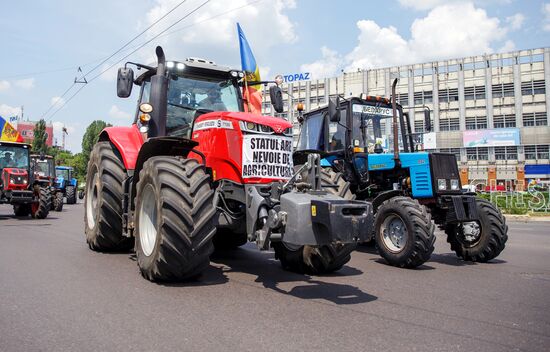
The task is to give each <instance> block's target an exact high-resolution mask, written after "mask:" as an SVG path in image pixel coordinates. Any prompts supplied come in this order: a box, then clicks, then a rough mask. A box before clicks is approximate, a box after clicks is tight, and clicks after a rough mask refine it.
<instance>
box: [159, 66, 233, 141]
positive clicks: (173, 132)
mask: <svg viewBox="0 0 550 352" xmlns="http://www.w3.org/2000/svg"><path fill="white" fill-rule="evenodd" d="M167 103H168V107H167V114H166V133H167V134H168V135H169V136H184V137H189V136H190V133H191V126H192V124H193V120H194V119H195V118H196V117H197V116H198V115H197V113H199V114H200V113H207V112H211V111H241V104H240V99H239V94H238V89H237V87H236V86H235V85H234V84H233V81H232V80H219V79H218V80H212V79H210V80H206V79H201V78H189V77H179V76H175V75H172V77H171V80H170V85H169V88H168V102H167Z"/></svg>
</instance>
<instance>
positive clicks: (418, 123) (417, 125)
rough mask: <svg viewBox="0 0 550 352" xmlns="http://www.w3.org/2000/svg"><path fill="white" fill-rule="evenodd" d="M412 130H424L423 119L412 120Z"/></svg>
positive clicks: (420, 131) (419, 131)
mask: <svg viewBox="0 0 550 352" xmlns="http://www.w3.org/2000/svg"><path fill="white" fill-rule="evenodd" d="M414 132H416V133H422V132H424V120H415V121H414Z"/></svg>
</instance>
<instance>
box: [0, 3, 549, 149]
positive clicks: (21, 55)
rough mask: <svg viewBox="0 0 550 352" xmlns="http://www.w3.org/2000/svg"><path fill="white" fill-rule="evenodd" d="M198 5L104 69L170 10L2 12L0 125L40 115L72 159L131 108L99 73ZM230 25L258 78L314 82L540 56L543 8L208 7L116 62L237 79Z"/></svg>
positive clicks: (69, 7)
mask: <svg viewBox="0 0 550 352" xmlns="http://www.w3.org/2000/svg"><path fill="white" fill-rule="evenodd" d="M205 1H206V0H187V1H186V2H185V3H183V4H182V5H181V6H179V7H178V8H177V9H176V10H175V11H174V12H173V13H172V14H170V15H169V16H167V17H166V18H165V19H163V20H162V21H161V22H159V24H158V25H156V26H154V27H153V28H151V30H149V31H147V32H146V33H145V34H144V35H143V36H141V37H140V38H138V39H137V40H136V41H135V42H133V43H131V44H130V45H129V46H128V48H126V49H125V50H123V51H122V52H121V53H119V54H118V55H115V56H114V57H113V58H112V59H110V60H108V61H106V62H105V63H102V59H105V58H106V57H108V56H109V55H110V54H112V53H113V52H115V51H116V50H117V49H118V48H120V47H121V46H122V45H123V44H125V43H126V42H127V41H129V40H130V39H131V38H133V37H134V36H136V35H137V34H138V33H140V32H141V31H143V30H144V29H145V28H146V27H148V26H149V25H150V24H152V23H153V22H154V21H155V20H157V19H158V18H160V17H161V16H163V15H164V14H165V13H167V12H168V11H169V10H170V9H172V8H173V7H174V6H176V5H177V4H178V3H180V2H181V0H141V1H140V0H134V1H130V0H117V1H108V0H95V1H69V0H57V1H51V0H50V1H46V0H35V1H25V0H23V1H18V2H15V1H2V4H1V8H2V11H1V12H0V45H1V46H2V50H1V55H0V115H2V116H9V115H12V114H17V113H19V107H20V106H22V105H23V106H24V110H25V116H26V117H29V118H30V119H31V120H36V119H39V118H40V117H41V116H42V115H43V114H44V113H45V112H46V111H48V110H49V112H48V113H47V114H46V119H47V120H51V121H52V122H53V123H54V126H55V127H56V130H58V131H59V130H60V128H61V126H62V125H65V126H66V127H67V128H68V130H69V136H68V140H67V147H68V148H69V149H71V150H73V151H79V150H80V149H81V147H80V140H81V138H82V135H83V133H84V130H85V128H86V126H87V125H88V124H89V123H90V122H91V121H93V120H95V119H103V120H106V121H109V122H110V123H112V124H115V125H128V124H130V123H131V120H132V116H133V114H134V111H135V99H136V97H134V96H133V97H131V98H129V99H126V100H122V99H118V98H117V97H116V93H115V82H114V78H115V76H116V67H118V65H116V66H115V68H114V69H110V70H106V69H107V68H108V67H109V66H111V65H112V64H116V62H117V61H118V60H119V59H120V58H122V57H123V56H124V55H126V54H127V53H129V52H130V51H132V50H133V48H135V47H137V46H139V45H140V44H142V43H144V42H145V41H147V40H150V39H152V38H153V37H154V36H155V35H157V34H159V33H160V32H161V31H163V30H164V29H165V28H167V27H168V26H170V25H171V24H172V23H174V22H175V21H177V20H179V19H180V18H181V17H182V16H184V15H186V14H187V13H188V12H189V11H191V10H192V9H194V8H196V7H197V6H199V5H201V4H202V3H204V2H205ZM236 22H240V23H241V26H242V27H243V29H244V31H245V34H246V36H247V38H248V40H249V42H250V45H251V46H252V50H253V51H254V54H255V56H256V59H257V62H258V63H259V64H260V65H261V67H262V73H263V75H264V77H265V76H267V77H272V76H274V75H275V74H277V73H294V72H299V71H309V72H311V73H312V76H313V77H314V78H323V77H326V76H333V75H336V74H338V73H339V72H340V71H341V70H355V69H357V68H376V67H385V66H393V65H400V64H408V63H415V62H425V61H434V60H438V59H443V58H453V57H462V56H468V55H477V54H482V53H485V52H500V51H510V50H516V49H529V48H538V47H546V46H549V45H550V42H549V38H550V1H546V2H545V1H537V0H477V1H475V0H474V1H459V0H396V1H366V0H355V1H352V0H340V1H314V0H231V1H228V0H211V1H210V2H208V3H207V4H206V5H204V6H203V7H202V8H201V9H200V10H198V11H197V12H196V13H194V14H193V15H191V16H189V17H188V18H186V19H185V20H183V21H181V22H180V23H179V24H177V25H175V26H174V27H173V28H171V29H170V30H168V31H167V32H166V33H165V34H164V35H161V36H160V37H158V38H157V39H154V40H153V41H152V42H151V43H150V44H149V45H146V46H144V47H143V48H142V49H140V50H138V51H137V52H136V53H134V54H132V55H131V56H130V57H129V58H128V59H127V60H131V61H140V62H144V63H147V62H152V61H153V57H154V56H153V53H154V46H156V45H158V44H160V45H163V47H164V48H165V51H166V53H167V56H168V57H169V58H174V59H182V58H185V57H189V56H194V57H205V58H209V59H211V60H214V61H216V62H217V63H220V64H226V65H231V66H235V67H239V66H240V61H239V60H240V59H239V51H238V41H237V37H236V29H235V23H236ZM98 64H100V65H99V67H98V68H97V69H96V70H94V71H93V72H90V73H89V74H88V75H87V76H86V78H87V79H88V80H90V79H92V78H93V77H95V76H97V75H98V74H99V73H101V72H102V71H104V70H106V72H105V73H104V74H102V75H100V76H98V77H97V78H96V79H94V80H93V81H91V82H90V83H89V84H87V85H86V86H85V87H84V88H83V89H82V90H81V91H80V92H79V93H78V94H76V95H75V96H74V98H72V100H70V101H69V102H68V103H67V104H66V105H65V104H64V102H66V101H67V100H68V99H69V98H70V97H71V96H72V95H73V94H74V92H75V91H76V90H77V89H78V88H80V87H81V85H79V84H77V85H74V86H73V87H72V89H71V90H70V91H69V92H68V93H67V94H66V95H65V97H63V99H58V98H56V97H59V96H61V95H62V93H63V92H65V91H66V90H67V88H69V87H71V85H72V83H73V81H74V78H75V76H77V75H81V73H78V72H77V67H79V66H80V67H81V68H82V71H83V73H87V72H88V71H89V70H91V69H92V68H94V67H95V66H97V65H98ZM52 71H53V72H52ZM52 104H53V105H52ZM59 108H61V109H59ZM58 109H59V111H57V110H58ZM55 111H57V112H56V113H55V114H54V115H53V116H52V114H53V113H54V112H55ZM56 137H58V140H59V141H60V140H61V136H60V135H59V134H58V135H57V136H56Z"/></svg>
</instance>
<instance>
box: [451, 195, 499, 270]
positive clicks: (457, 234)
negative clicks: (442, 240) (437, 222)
mask: <svg viewBox="0 0 550 352" xmlns="http://www.w3.org/2000/svg"><path fill="white" fill-rule="evenodd" d="M476 203H477V212H478V214H479V222H478V223H477V224H478V226H479V227H480V229H479V230H480V236H479V237H478V238H477V239H476V240H475V241H471V242H469V241H467V240H466V239H465V238H464V237H463V225H462V224H448V225H447V226H446V227H445V233H446V234H447V242H449V243H450V244H451V249H452V250H453V251H455V252H456V255H457V256H459V257H460V258H462V259H464V260H467V261H472V262H481V263H485V262H487V261H489V260H491V259H494V258H496V257H497V256H498V255H499V254H500V252H502V250H503V249H504V247H505V245H506V241H507V240H508V225H506V219H505V218H504V216H503V215H502V213H501V212H500V210H498V209H497V208H496V207H495V206H494V205H493V204H492V203H491V202H489V201H488V200H485V199H480V198H477V199H476Z"/></svg>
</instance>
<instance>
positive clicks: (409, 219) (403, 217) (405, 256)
mask: <svg viewBox="0 0 550 352" xmlns="http://www.w3.org/2000/svg"><path fill="white" fill-rule="evenodd" d="M393 220H395V221H396V222H393ZM392 225H397V227H396V228H393V230H394V231H395V232H399V230H401V227H402V226H403V225H404V226H405V229H404V230H405V231H403V232H402V233H403V240H402V241H401V244H400V243H397V244H396V243H395V242H394V241H391V239H386V240H384V233H386V234H392V233H394V232H392V231H391V230H388V227H389V226H392ZM374 229H375V230H374V231H375V234H374V238H375V241H376V246H377V248H378V253H379V254H380V255H381V256H382V258H384V259H385V260H386V261H387V262H388V263H389V264H390V265H393V266H397V267H400V268H416V267H417V266H419V265H422V264H424V263H425V262H426V261H428V260H429V259H430V256H431V255H432V252H433V251H434V243H435V235H434V231H435V225H434V223H433V222H432V218H431V215H430V213H429V212H428V211H427V210H426V207H425V206H423V205H420V203H418V201H417V200H415V199H411V198H409V197H394V198H391V199H389V200H387V201H385V202H384V203H382V205H381V206H380V207H379V208H378V211H377V213H376V220H375V223H374ZM385 229H386V231H384V230H385ZM395 241H397V240H395ZM403 242H404V244H402V243H403Z"/></svg>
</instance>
